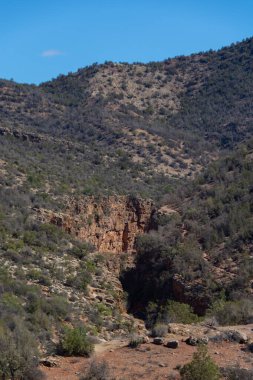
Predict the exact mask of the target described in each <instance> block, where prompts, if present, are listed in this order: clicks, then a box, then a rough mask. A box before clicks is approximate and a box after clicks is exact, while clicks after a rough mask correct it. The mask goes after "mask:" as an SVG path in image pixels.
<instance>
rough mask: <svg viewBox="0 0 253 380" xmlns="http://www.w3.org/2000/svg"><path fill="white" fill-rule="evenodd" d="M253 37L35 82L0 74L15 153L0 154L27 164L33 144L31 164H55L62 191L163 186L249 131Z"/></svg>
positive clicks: (5, 129) (142, 190)
mask: <svg viewBox="0 0 253 380" xmlns="http://www.w3.org/2000/svg"><path fill="white" fill-rule="evenodd" d="M252 45H253V40H252V39H248V40H246V41H244V42H242V43H239V44H236V45H233V46H230V47H228V48H224V49H222V50H220V51H218V52H208V53H200V54H197V55H192V56H190V57H178V58H175V59H170V60H166V61H164V62H160V63H150V64H147V65H143V64H138V63H136V64H134V65H129V64H113V63H110V62H109V63H105V64H104V65H93V66H90V67H88V68H85V69H80V70H79V71H78V72H76V73H73V74H69V75H67V76H63V75H62V76H59V77H58V78H57V79H55V80H53V81H51V82H47V83H44V84H42V85H41V86H39V87H36V86H29V85H20V84H16V83H13V82H8V81H1V91H0V116H1V126H0V127H1V134H4V135H5V138H4V139H1V144H4V145H7V150H8V154H9V156H10V154H11V153H12V154H13V155H14V153H13V151H14V150H15V156H16V157H15V158H14V157H12V158H11V157H7V160H8V161H9V160H11V159H12V160H13V161H15V160H16V161H17V158H18V156H21V157H22V159H21V158H19V161H23V162H22V164H23V166H25V167H26V169H25V170H28V167H29V170H34V168H33V164H32V163H31V162H29V157H27V154H24V153H27V151H28V150H29V152H32V151H34V152H33V156H35V157H36V156H37V157H36V159H35V161H36V171H38V170H37V169H41V172H42V173H45V172H46V168H47V171H48V173H47V176H48V180H49V181H55V180H56V179H55V178H52V177H53V173H54V172H57V173H59V172H60V171H61V179H59V178H57V182H58V183H57V185H61V186H64V187H69V189H68V190H69V191H70V192H71V191H81V192H84V193H88V194H93V193H94V192H99V191H100V192H102V193H110V192H116V193H129V192H131V193H139V194H141V195H142V196H151V197H157V196H159V194H157V186H156V183H160V185H161V186H160V187H159V193H160V194H164V193H166V189H167V187H168V184H169V183H170V182H171V179H172V180H173V179H177V178H181V177H187V176H191V175H194V174H195V173H197V172H198V171H199V170H200V169H201V168H202V167H203V166H205V165H206V164H207V163H208V162H210V161H211V160H212V159H215V158H217V155H218V153H219V151H220V150H221V149H224V148H227V149H228V148H232V147H233V146H234V144H236V143H237V142H239V141H243V139H245V138H247V137H248V136H250V135H251V134H252V130H251V128H252V127H251V125H252V102H251V98H252V86H251V83H252V78H251V76H252ZM29 133H30V137H29ZM31 134H32V135H31ZM13 135H14V136H16V137H17V138H18V136H20V138H21V140H22V144H20V142H18V141H13V139H12V138H11V136H13ZM23 140H26V142H24V141H23ZM31 141H33V142H34V144H31ZM14 147H15V149H14ZM38 151H40V155H38ZM66 152H67V154H66ZM5 154H7V153H5ZM42 157H43V159H42ZM52 158H53V159H52ZM66 159H68V165H66V163H65V160H66ZM24 160H26V161H27V162H24ZM46 161H47V162H46ZM45 166H46V167H45ZM63 167H64V171H63V170H62V168H63ZM94 169H95V170H94ZM108 172H110V173H111V176H110V178H108ZM42 175H43V174H42ZM59 177H60V176H59Z"/></svg>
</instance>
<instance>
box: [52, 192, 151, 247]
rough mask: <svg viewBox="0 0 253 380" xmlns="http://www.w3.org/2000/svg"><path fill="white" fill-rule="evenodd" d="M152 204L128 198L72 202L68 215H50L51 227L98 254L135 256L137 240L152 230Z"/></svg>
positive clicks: (112, 197)
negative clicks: (53, 226) (59, 228)
mask: <svg viewBox="0 0 253 380" xmlns="http://www.w3.org/2000/svg"><path fill="white" fill-rule="evenodd" d="M154 212H155V209H154V205H153V203H152V202H151V201H150V200H141V199H137V198H132V197H126V196H109V197H102V198H96V197H94V196H91V197H85V198H81V199H72V200H70V201H69V203H68V205H67V209H66V212H65V213H58V214H56V213H51V214H50V212H48V215H47V219H48V221H50V222H51V223H54V224H56V225H57V226H59V227H62V228H64V229H65V230H66V231H67V232H68V233H70V234H72V235H75V236H76V237H77V238H79V239H80V240H83V241H87V242H89V243H91V244H93V245H94V246H95V247H96V249H97V250H98V251H99V252H112V253H120V252H127V253H131V252H134V247H135V241H136V237H137V236H138V235H139V234H143V233H145V232H148V231H149V230H150V229H151V228H153V227H154V226H153V215H154Z"/></svg>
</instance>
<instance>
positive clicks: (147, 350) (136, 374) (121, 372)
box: [41, 338, 253, 380]
mask: <svg viewBox="0 0 253 380" xmlns="http://www.w3.org/2000/svg"><path fill="white" fill-rule="evenodd" d="M181 339H182V338H181ZM114 344H115V347H114V348H112V347H113V345H114ZM119 345H124V343H123V342H122V341H121V342H120V343H119V341H118V342H116V343H113V342H110V344H108V345H107V347H104V349H105V350H104V349H102V350H101V349H100V350H99V351H100V352H97V353H96V354H95V355H94V356H95V357H96V358H97V359H99V360H103V359H105V360H106V361H107V362H108V364H109V366H110V368H111V372H112V374H113V375H114V376H115V378H116V379H117V380H135V379H136V380H137V379H140V378H141V379H145V380H154V379H155V380H162V379H163V380H164V379H169V378H170V376H171V375H173V374H174V375H175V377H174V378H175V379H176V378H179V377H178V371H176V367H177V366H179V365H182V364H185V363H186V362H189V361H190V360H191V358H192V355H193V352H195V351H196V348H195V347H192V346H189V345H187V344H186V343H185V342H182V341H180V342H179V348H177V349H175V350H173V349H169V348H167V347H164V346H157V345H154V344H153V343H148V344H144V345H142V346H140V348H137V349H131V348H128V347H126V346H125V347H118V346H119ZM244 347H245V346H244V345H243V344H238V343H231V342H222V343H218V344H216V343H215V344H214V343H209V344H208V350H209V353H210V355H211V356H212V358H213V359H214V360H215V362H216V363H217V364H219V366H222V367H227V366H235V365H239V366H240V367H242V368H252V367H253V354H251V353H249V352H246V351H244V350H243V349H244ZM57 360H58V361H59V367H54V368H46V367H41V368H42V369H43V372H44V373H45V374H46V376H47V380H61V379H64V380H77V379H78V378H79V375H80V373H81V372H82V370H83V369H84V368H87V366H88V365H89V363H90V361H91V360H92V358H91V359H86V358H73V357H72V358H59V357H58V358H57Z"/></svg>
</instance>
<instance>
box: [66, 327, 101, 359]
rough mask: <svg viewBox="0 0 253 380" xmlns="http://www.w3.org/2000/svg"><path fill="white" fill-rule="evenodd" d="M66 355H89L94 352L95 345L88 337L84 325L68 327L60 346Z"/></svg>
mask: <svg viewBox="0 0 253 380" xmlns="http://www.w3.org/2000/svg"><path fill="white" fill-rule="evenodd" d="M59 349H60V352H62V353H63V354H64V355H70V356H72V355H73V356H74V355H80V356H89V355H90V354H91V353H92V352H93V349H94V347H93V345H92V343H91V342H90V340H89V338H88V337H87V333H86V329H85V328H84V327H76V328H73V329H71V328H66V329H65V331H64V333H63V336H62V339H61V341H60V346H59Z"/></svg>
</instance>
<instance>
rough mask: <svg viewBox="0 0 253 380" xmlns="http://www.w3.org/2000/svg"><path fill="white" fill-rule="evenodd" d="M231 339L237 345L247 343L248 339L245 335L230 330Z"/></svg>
mask: <svg viewBox="0 0 253 380" xmlns="http://www.w3.org/2000/svg"><path fill="white" fill-rule="evenodd" d="M230 333H231V337H232V339H233V340H234V341H235V342H238V343H247V342H248V337H247V335H246V334H245V333H243V332H241V331H238V330H232V331H231V332H230Z"/></svg>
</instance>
